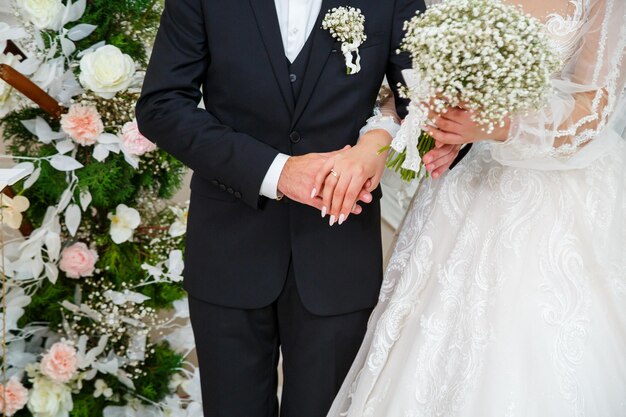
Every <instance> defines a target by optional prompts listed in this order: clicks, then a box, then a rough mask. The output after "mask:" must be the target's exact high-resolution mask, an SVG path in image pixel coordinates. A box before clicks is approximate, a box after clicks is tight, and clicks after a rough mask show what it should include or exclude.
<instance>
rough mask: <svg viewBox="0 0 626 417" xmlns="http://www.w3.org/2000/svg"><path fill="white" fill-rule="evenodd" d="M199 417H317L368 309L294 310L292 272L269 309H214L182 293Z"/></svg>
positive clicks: (335, 387) (345, 367)
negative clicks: (195, 364)
mask: <svg viewBox="0 0 626 417" xmlns="http://www.w3.org/2000/svg"><path fill="white" fill-rule="evenodd" d="M189 308H190V313H191V323H192V326H193V330H194V335H195V339H196V347H197V353H198V361H199V366H200V375H201V384H202V400H203V406H204V415H205V417H275V416H278V399H277V396H276V391H277V383H278V376H277V369H276V368H277V365H278V358H279V349H280V350H282V353H283V375H284V384H283V394H282V401H281V406H280V416H281V417H325V416H326V414H327V412H328V410H329V409H330V406H331V404H332V402H333V399H334V398H335V396H336V394H337V392H338V391H339V388H340V387H341V384H342V383H343V380H344V378H345V376H346V374H347V373H348V371H349V369H350V366H351V365H352V361H353V360H354V357H355V356H356V354H357V352H358V349H359V347H360V345H361V342H362V340H363V337H364V336H365V331H366V327H367V321H368V318H369V316H370V313H371V310H369V309H368V310H363V311H359V312H355V313H351V314H345V315H340V316H330V317H320V316H316V315H313V314H311V313H309V312H308V311H307V309H306V308H305V307H304V306H303V305H302V302H301V300H300V296H299V295H298V289H297V286H296V281H295V277H294V272H293V268H292V267H290V268H289V276H288V278H287V281H286V283H285V287H284V289H283V291H282V293H281V295H280V296H279V298H278V300H276V301H275V302H274V303H273V304H271V305H270V306H267V307H265V308H261V309H255V310H241V309H235V308H227V307H220V306H217V305H213V304H209V303H206V302H204V301H201V300H198V299H197V298H194V297H193V294H190V297H189Z"/></svg>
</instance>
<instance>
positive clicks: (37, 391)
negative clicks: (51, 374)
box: [28, 377, 74, 417]
mask: <svg viewBox="0 0 626 417" xmlns="http://www.w3.org/2000/svg"><path fill="white" fill-rule="evenodd" d="M73 407H74V403H73V402H72V391H71V390H70V387H68V386H67V385H65V384H59V383H56V382H53V381H51V380H50V379H48V378H46V377H39V378H37V379H35V382H34V384H33V388H32V390H31V391H30V398H29V400H28V409H29V410H30V412H31V413H33V415H34V416H35V417H68V416H69V412H70V411H71V410H72V408H73Z"/></svg>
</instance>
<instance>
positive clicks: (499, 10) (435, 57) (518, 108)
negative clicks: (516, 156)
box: [388, 0, 560, 181]
mask: <svg viewBox="0 0 626 417" xmlns="http://www.w3.org/2000/svg"><path fill="white" fill-rule="evenodd" d="M404 29H405V31H406V35H405V37H404V40H403V42H402V45H401V50H400V51H398V52H403V51H404V52H408V53H409V54H410V55H411V58H412V61H413V68H412V69H411V70H407V71H404V73H403V75H404V78H405V81H406V86H404V88H403V94H404V95H405V98H408V99H410V100H411V102H410V104H409V114H408V116H407V118H406V119H405V122H404V124H403V126H402V128H401V129H400V131H399V133H398V135H396V137H395V139H394V140H393V142H392V144H391V149H392V152H391V155H390V157H389V160H388V167H390V168H393V169H394V170H395V171H400V172H401V175H402V178H403V179H404V180H406V181H411V180H413V179H415V178H416V177H417V176H419V175H421V173H422V171H423V163H422V159H421V158H422V157H423V156H424V154H426V153H427V152H429V151H430V150H431V149H432V148H433V147H434V140H433V138H431V137H430V136H429V135H427V134H426V133H424V132H423V131H422V127H423V126H424V125H425V124H427V123H429V119H428V115H429V110H430V111H433V112H435V113H445V112H446V109H448V108H451V107H463V108H464V109H467V110H468V111H471V112H473V114H474V116H473V117H474V121H476V122H477V123H479V124H481V125H482V126H484V130H485V131H486V132H491V131H492V130H493V129H494V127H495V126H496V125H502V124H503V123H504V119H505V117H506V116H508V115H511V114H523V113H526V112H529V111H531V110H534V109H538V108H541V107H543V106H544V105H545V103H546V101H547V95H548V94H549V92H550V91H551V84H550V76H551V74H552V73H553V72H554V71H556V70H557V69H558V67H559V63H560V62H559V59H558V56H557V55H556V54H555V52H553V49H552V48H551V45H550V42H549V39H548V36H547V35H546V33H545V31H544V27H543V25H542V24H541V22H540V21H539V20H537V19H536V18H534V17H532V16H530V15H527V14H524V13H523V12H522V10H521V8H520V7H518V6H511V5H506V4H504V3H502V2H501V1H500V0H447V1H444V2H442V3H440V4H437V5H434V6H432V7H431V8H429V9H428V10H427V11H426V12H425V13H423V14H420V13H419V12H418V14H417V15H416V16H414V17H413V19H411V20H410V21H408V22H406V23H405V28H404Z"/></svg>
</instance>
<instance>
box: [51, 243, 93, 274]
mask: <svg viewBox="0 0 626 417" xmlns="http://www.w3.org/2000/svg"><path fill="white" fill-rule="evenodd" d="M97 260H98V253H97V252H96V251H94V250H91V249H89V248H88V247H87V245H85V244H84V243H82V242H76V243H74V244H73V245H71V246H68V247H67V248H65V249H63V251H62V252H61V260H60V261H59V268H60V269H61V271H63V272H65V275H67V277H68V278H80V277H90V276H91V275H92V274H93V270H94V268H95V265H96V261H97Z"/></svg>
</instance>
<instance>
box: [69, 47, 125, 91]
mask: <svg viewBox="0 0 626 417" xmlns="http://www.w3.org/2000/svg"><path fill="white" fill-rule="evenodd" d="M134 75H135V62H134V61H133V59H132V58H131V57H130V56H128V55H126V54H124V53H122V51H120V50H119V49H118V48H117V47H115V46H113V45H105V46H102V47H100V48H98V49H96V50H95V51H90V52H88V53H86V54H85V55H84V56H83V57H82V59H81V60H80V77H79V79H80V83H81V84H82V85H83V87H85V88H87V89H89V90H91V91H93V92H94V93H96V94H97V95H99V96H100V97H103V98H107V99H108V98H111V97H113V96H114V95H115V93H117V92H118V91H122V90H126V89H127V88H128V86H129V85H130V83H131V81H132V79H133V76H134Z"/></svg>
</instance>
